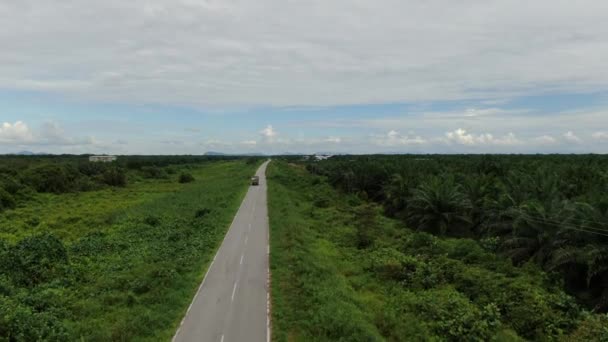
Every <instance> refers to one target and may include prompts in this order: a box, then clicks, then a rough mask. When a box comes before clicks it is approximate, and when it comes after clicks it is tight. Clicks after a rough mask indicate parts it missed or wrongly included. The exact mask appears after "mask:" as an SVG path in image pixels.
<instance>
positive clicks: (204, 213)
mask: <svg viewBox="0 0 608 342" xmlns="http://www.w3.org/2000/svg"><path fill="white" fill-rule="evenodd" d="M210 212H211V210H209V209H207V208H201V209H198V210H197V211H196V213H195V214H194V217H195V218H203V217H205V216H207V214H209V213H210Z"/></svg>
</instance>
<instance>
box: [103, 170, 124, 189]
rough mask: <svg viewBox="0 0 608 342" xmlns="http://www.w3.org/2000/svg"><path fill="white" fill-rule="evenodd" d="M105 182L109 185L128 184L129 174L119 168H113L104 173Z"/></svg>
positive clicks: (122, 185) (121, 185) (119, 185)
mask: <svg viewBox="0 0 608 342" xmlns="http://www.w3.org/2000/svg"><path fill="white" fill-rule="evenodd" d="M103 182H104V183H105V184H107V185H109V186H118V187H124V186H126V185H127V175H126V174H125V171H124V170H122V169H119V168H111V169H108V170H106V171H105V172H104V173H103Z"/></svg>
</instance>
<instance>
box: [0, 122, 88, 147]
mask: <svg viewBox="0 0 608 342" xmlns="http://www.w3.org/2000/svg"><path fill="white" fill-rule="evenodd" d="M0 142H2V143H4V144H7V145H23V146H28V145H29V146H35V145H46V146H83V145H95V144H97V141H96V140H95V138H94V137H79V138H75V137H71V136H68V135H67V134H66V133H65V131H64V130H63V128H62V127H61V126H60V125H59V124H58V123H56V122H45V123H43V124H42V125H41V127H40V129H39V130H37V131H33V130H31V129H30V128H29V126H28V125H27V124H26V123H24V122H23V121H17V122H15V123H13V124H11V123H10V122H4V123H3V124H2V125H1V126H0Z"/></svg>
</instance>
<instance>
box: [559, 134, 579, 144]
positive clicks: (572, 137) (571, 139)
mask: <svg viewBox="0 0 608 342" xmlns="http://www.w3.org/2000/svg"><path fill="white" fill-rule="evenodd" d="M564 139H566V140H567V141H568V142H571V143H576V144H580V143H582V142H583V140H582V139H581V138H579V137H577V136H576V134H574V133H573V132H572V131H568V132H566V133H564Z"/></svg>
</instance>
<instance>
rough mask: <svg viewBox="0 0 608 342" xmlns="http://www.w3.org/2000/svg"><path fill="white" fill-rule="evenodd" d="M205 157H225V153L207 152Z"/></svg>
mask: <svg viewBox="0 0 608 342" xmlns="http://www.w3.org/2000/svg"><path fill="white" fill-rule="evenodd" d="M205 155H206V156H225V155H227V154H226V153H222V152H214V151H209V152H205Z"/></svg>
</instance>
